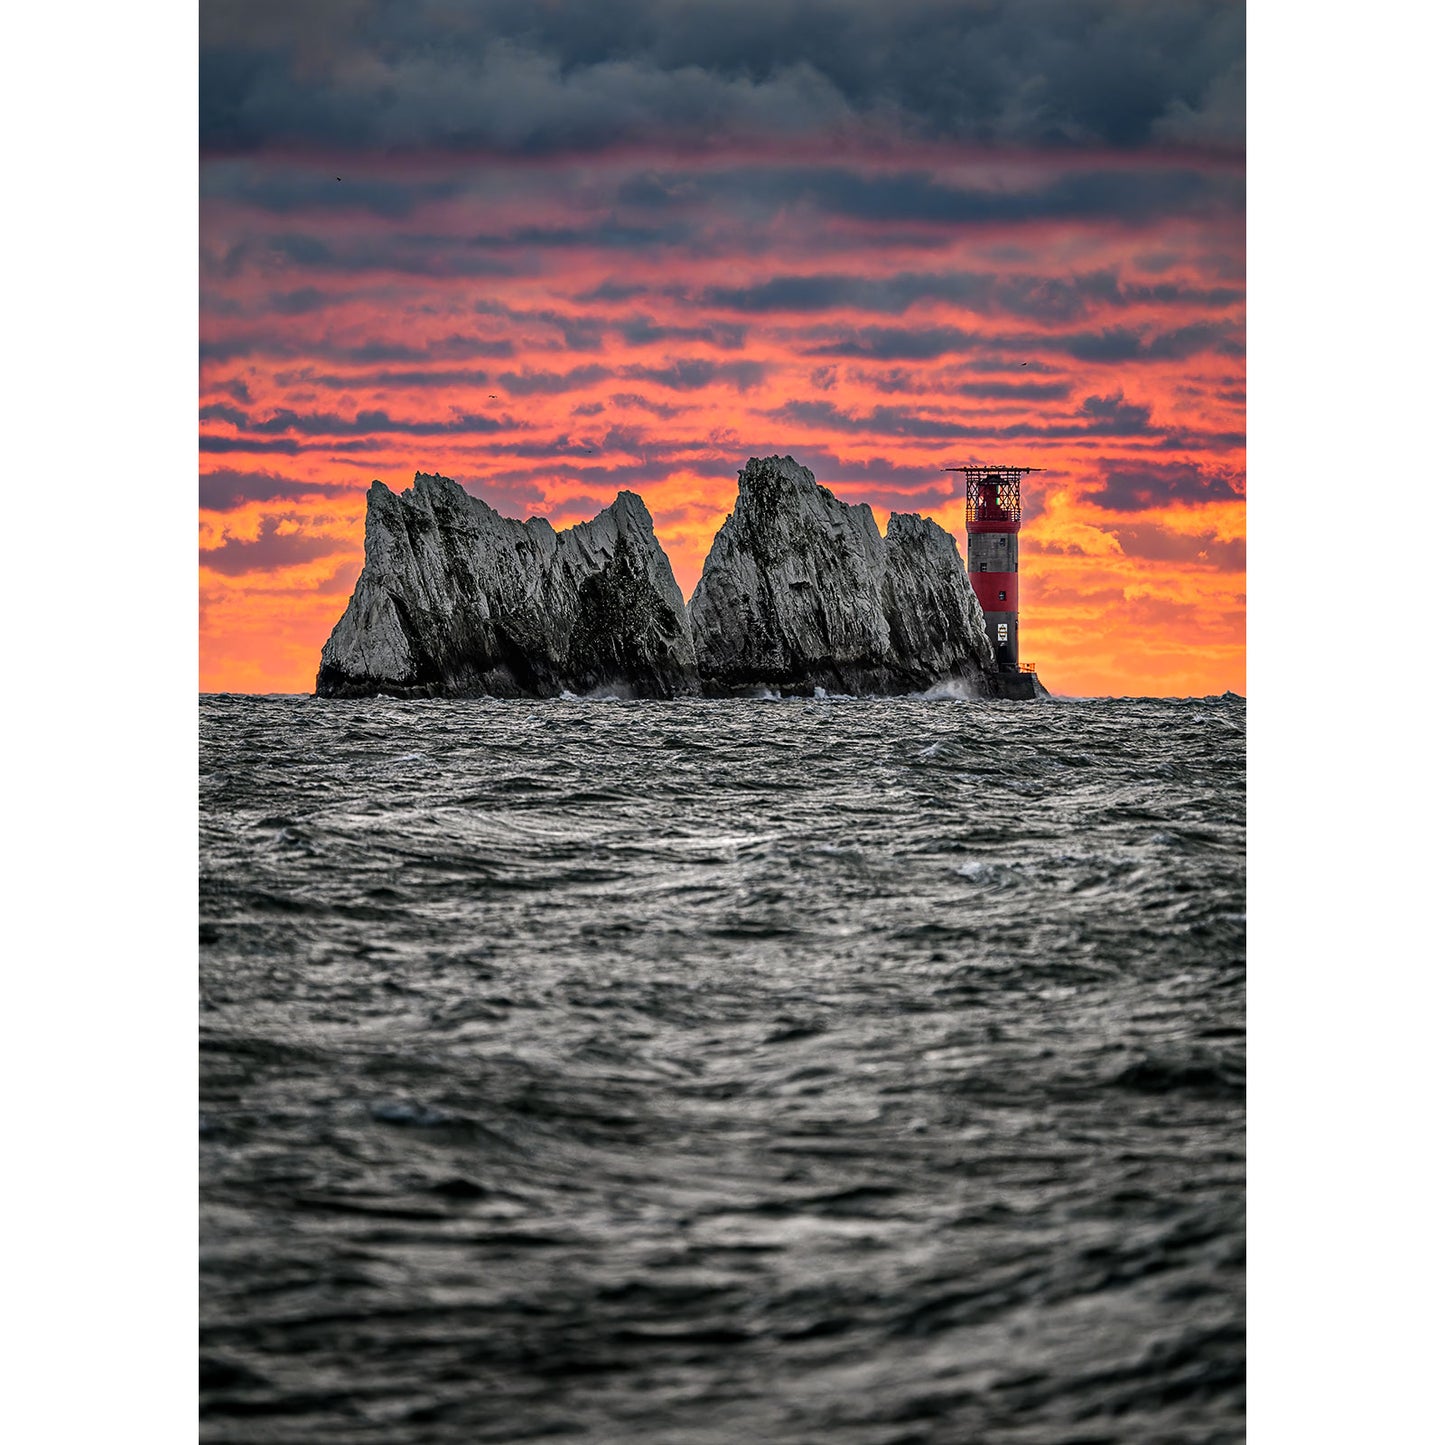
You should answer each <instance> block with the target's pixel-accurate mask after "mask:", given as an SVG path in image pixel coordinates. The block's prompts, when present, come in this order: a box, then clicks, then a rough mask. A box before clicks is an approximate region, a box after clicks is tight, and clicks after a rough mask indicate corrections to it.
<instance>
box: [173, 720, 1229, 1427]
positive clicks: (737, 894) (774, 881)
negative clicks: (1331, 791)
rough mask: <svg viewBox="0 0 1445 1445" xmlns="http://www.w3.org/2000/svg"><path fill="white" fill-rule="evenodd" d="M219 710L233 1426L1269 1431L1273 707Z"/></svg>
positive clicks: (218, 1327) (217, 1257)
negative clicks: (1253, 1421) (1268, 733)
mask: <svg viewBox="0 0 1445 1445" xmlns="http://www.w3.org/2000/svg"><path fill="white" fill-rule="evenodd" d="M201 708H202V759H201V767H202V778H201V800H202V816H201V830H202V832H201V898H200V916H201V935H200V937H201V989H202V1013H201V1111H202V1116H201V1130H200V1150H201V1178H202V1190H203V1200H202V1220H201V1234H202V1238H201V1246H202V1254H201V1275H202V1299H201V1336H202V1362H201V1389H202V1426H201V1429H202V1437H203V1438H204V1439H206V1440H210V1441H222V1440H224V1441H234V1442H245V1441H255V1442H261V1441H281V1440H285V1441H303V1440H304V1441H307V1442H316V1445H328V1442H334V1445H341V1442H347V1445H353V1442H367V1441H377V1442H381V1441H386V1442H396V1441H405V1442H407V1445H413V1442H415V1445H428V1442H443V1441H446V1442H451V1441H457V1442H484V1441H525V1440H534V1439H535V1440H539V1439H542V1438H544V1437H545V1438H550V1437H554V1436H576V1437H580V1438H585V1439H588V1440H599V1441H608V1442H613V1441H616V1442H622V1441H628V1442H631V1441H640V1442H648V1445H663V1442H668V1445H690V1442H694V1445H733V1442H737V1441H744V1440H748V1441H751V1440H757V1441H768V1442H783V1445H791V1442H797V1445H803V1442H814V1441H821V1440H827V1441H830V1442H834V1441H836V1442H840V1445H882V1442H895V1445H901V1442H904V1441H911V1442H932V1441H939V1442H957V1441H974V1440H977V1441H988V1442H1002V1445H1010V1442H1017V1445H1023V1442H1031V1445H1045V1442H1048V1445H1054V1442H1060V1441H1064V1440H1068V1441H1100V1442H1102V1441H1111V1442H1112V1441H1126V1442H1127V1441H1139V1442H1146V1441H1147V1442H1154V1441H1223V1440H1238V1439H1240V1438H1242V1434H1243V1426H1242V1419H1243V1397H1244V1373H1243V1372H1244V1365H1243V1356H1244V1348H1243V1346H1244V1340H1243V1329H1244V1326H1243V1290H1244V1264H1243V1258H1244V1255H1243V1251H1244V1245H1243V1239H1244V1195H1243V1175H1244V1136H1243V1110H1244V1036H1243V1025H1244V940H1245V934H1244V929H1245V924H1244V878H1243V874H1244V831H1243V829H1244V743H1245V703H1244V702H1243V701H1242V700H1241V699H1238V698H1233V697H1225V698H1213V699H1198V698H1196V699H1189V700H1181V701H1163V700H1124V699H1118V700H1094V701H1087V702H1084V701H1079V702H1071V701H1063V700H1055V701H1052V702H1049V703H1046V704H1042V705H1033V706H1023V705H1018V704H1012V703H1006V702H972V701H956V700H952V699H950V698H947V697H943V698H932V699H908V698H894V699H889V700H887V701H869V700H866V699H858V700H847V699H842V698H837V697H823V698H795V699H786V700H784V699H780V700H779V702H778V704H775V705H773V706H768V707H763V706H760V704H759V702H758V701H756V700H748V699H736V700H728V701H711V702H709V701H704V700H701V699H686V700H680V701H676V702H656V701H648V702H629V701H623V700H619V701H614V702H608V703H607V704H606V705H605V706H602V705H599V703H598V702H597V701H584V700H578V699H555V700H551V701H545V702H540V701H511V702H496V701H491V700H477V701H470V702H463V701H456V700H449V701H448V700H439V699H438V700H424V701H414V702H397V701H391V700H385V699H382V700H373V701H322V700H316V699H310V698H256V697H211V698H206V699H203V701H202V705H201Z"/></svg>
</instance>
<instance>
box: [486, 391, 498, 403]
mask: <svg viewBox="0 0 1445 1445" xmlns="http://www.w3.org/2000/svg"><path fill="white" fill-rule="evenodd" d="M496 399H497V393H496V392H494V391H489V392H488V393H487V400H488V401H496Z"/></svg>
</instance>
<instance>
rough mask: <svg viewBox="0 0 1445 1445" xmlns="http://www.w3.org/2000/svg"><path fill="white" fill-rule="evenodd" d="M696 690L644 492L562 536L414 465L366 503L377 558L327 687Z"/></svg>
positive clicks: (338, 638) (408, 693) (369, 547)
mask: <svg viewBox="0 0 1445 1445" xmlns="http://www.w3.org/2000/svg"><path fill="white" fill-rule="evenodd" d="M601 689H606V690H618V691H626V692H629V693H631V694H633V695H638V696H649V697H673V696H676V695H678V694H680V693H689V692H696V691H697V659H696V655H695V653H694V651H693V645H692V638H691V634H690V631H689V628H688V622H687V614H686V611H685V609H684V607H683V601H682V593H681V591H680V590H679V588H678V585H677V581H676V579H675V578H674V577H673V575H672V566H671V564H670V563H669V562H668V560H667V554H666V553H665V552H663V550H662V548H661V547H660V546H659V545H658V541H657V538H656V536H655V535H654V534H653V530H652V518H651V516H650V515H649V514H648V511H647V508H646V506H645V505H644V504H643V501H642V498H641V497H638V496H636V495H635V494H634V493H632V492H620V493H619V494H618V496H617V500H616V501H614V502H613V503H612V505H611V506H609V507H607V508H606V509H605V510H604V511H602V512H601V513H599V514H598V515H597V516H596V517H594V518H593V519H592V520H591V521H590V522H582V523H580V524H578V525H577V526H575V527H569V528H568V529H567V530H565V531H562V532H556V531H554V530H553V529H552V527H551V525H550V523H548V522H547V521H546V520H545V519H543V518H540V517H533V518H531V519H530V520H528V521H526V522H519V521H515V520H513V519H511V518H508V517H503V516H501V515H499V514H498V513H497V512H495V511H493V509H492V508H491V507H489V506H487V504H486V503H485V502H483V501H480V500H479V499H477V498H475V497H472V496H470V495H468V494H467V493H466V492H465V491H463V490H462V488H461V487H459V486H458V485H457V484H456V483H455V482H453V481H451V480H449V479H448V478H446V477H441V476H426V475H423V474H422V473H420V472H418V473H417V475H416V479H415V482H414V484H413V486H412V487H411V488H410V489H409V490H408V491H405V492H402V493H400V494H399V495H398V494H397V493H394V492H392V491H391V490H390V489H389V488H388V487H386V486H384V485H383V484H382V483H381V482H373V483H372V486H371V490H370V492H369V493H368V494H367V499H366V565H365V567H364V568H363V569H362V573H361V577H360V578H359V580H358V581H357V584H356V590H355V592H354V593H353V594H352V597H351V601H350V603H349V604H348V605H347V608H346V611H345V613H344V614H343V615H342V617H341V620H340V621H339V622H338V623H337V624H336V627H335V628H334V629H333V631H332V633H331V636H330V638H329V639H328V640H327V642H326V645H325V647H324V648H323V649H322V652H321V670H320V672H319V673H318V675H317V679H316V691H317V694H318V696H322V697H361V696H369V695H371V694H373V693H379V692H380V693H388V694H391V695H393V696H398V697H414V696H450V697H457V696H469V695H481V694H491V695H492V696H496V697H517V696H555V695H556V694H557V693H559V692H563V691H569V692H577V693H585V692H592V691H597V690H601Z"/></svg>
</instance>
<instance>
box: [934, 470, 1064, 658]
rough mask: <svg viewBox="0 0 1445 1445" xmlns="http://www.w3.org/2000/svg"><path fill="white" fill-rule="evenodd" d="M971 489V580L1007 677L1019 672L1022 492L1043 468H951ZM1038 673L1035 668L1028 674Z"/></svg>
mask: <svg viewBox="0 0 1445 1445" xmlns="http://www.w3.org/2000/svg"><path fill="white" fill-rule="evenodd" d="M944 470H945V471H949V472H962V473H963V475H964V479H965V481H966V483H967V487H968V490H967V495H966V499H965V510H964V518H965V521H966V523H967V526H968V580H969V581H970V582H971V583H972V584H973V590H974V592H975V593H976V594H977V596H978V600H979V605H980V606H981V607H982V608H983V620H984V623H985V626H986V627H987V630H988V640H989V641H990V642H991V643H992V644H993V652H994V658H995V660H996V661H997V663H998V670H999V672H1001V673H1017V672H1018V671H1019V525H1020V523H1021V521H1022V517H1023V510H1022V502H1021V497H1020V487H1021V484H1022V482H1023V479H1024V477H1025V476H1027V475H1028V474H1029V473H1030V472H1038V471H1042V470H1043V468H1042V467H1000V466H979V467H945V468H944ZM1027 670H1028V671H1030V672H1031V671H1032V670H1033V669H1032V667H1030V668H1028V669H1027Z"/></svg>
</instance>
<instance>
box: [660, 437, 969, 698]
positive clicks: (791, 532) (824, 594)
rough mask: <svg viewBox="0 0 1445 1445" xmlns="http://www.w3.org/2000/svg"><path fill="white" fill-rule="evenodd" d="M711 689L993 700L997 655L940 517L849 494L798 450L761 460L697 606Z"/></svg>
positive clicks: (718, 540)
mask: <svg viewBox="0 0 1445 1445" xmlns="http://www.w3.org/2000/svg"><path fill="white" fill-rule="evenodd" d="M688 614H689V618H690V620H691V623H692V630H693V639H694V642H695V644H696V647H697V660H698V672H699V676H700V678H701V682H702V686H703V689H704V691H706V692H709V693H715V694H727V693H745V692H750V691H756V690H758V689H767V690H776V691H779V692H793V693H797V692H805V693H807V692H812V691H813V690H815V689H817V688H822V689H824V690H825V691H828V692H846V693H852V694H854V695H857V694H860V693H900V692H916V691H921V690H924V689H927V688H929V687H931V686H935V685H938V684H942V683H955V684H959V685H961V686H963V687H964V688H967V689H968V690H970V691H972V692H974V693H975V694H977V695H979V696H991V695H992V694H993V688H992V687H991V685H990V681H989V679H990V676H991V675H992V673H993V668H994V662H993V651H992V648H991V647H990V646H989V643H988V638H987V636H986V634H985V632H984V624H983V612H982V610H981V609H980V607H979V604H978V599H977V598H976V597H975V596H974V593H973V588H972V587H971V586H970V585H969V581H968V572H967V569H966V568H965V567H964V564H963V561H962V559H961V558H960V557H959V555H958V545H957V543H956V542H955V541H954V539H953V538H952V537H951V536H950V535H949V534H948V533H947V532H945V531H944V530H943V528H941V527H940V526H938V524H937V523H935V522H931V521H927V520H925V519H924V518H922V517H918V516H915V515H912V514H903V515H900V514H898V513H894V514H893V515H892V516H891V517H890V518H889V522H888V534H887V537H886V538H884V537H882V536H880V535H879V532H878V527H877V524H876V523H875V522H874V520H873V513H872V511H871V509H870V508H869V507H868V506H866V505H864V504H861V503H860V504H857V505H854V506H849V505H847V504H846V503H844V502H840V501H839V500H838V499H837V498H836V497H835V496H834V495H833V494H832V492H830V491H829V490H828V489H827V488H826V487H821V486H819V485H818V483H817V482H816V481H815V479H814V477H813V474H812V472H810V471H809V470H808V469H807V468H806V467H803V466H799V465H798V463H797V462H795V461H794V460H793V459H792V458H791V457H768V458H766V459H764V460H759V459H758V458H756V457H754V458H753V459H752V460H750V461H749V462H748V464H747V466H746V467H744V468H743V470H742V471H741V472H740V473H739V474H738V498H737V503H736V505H735V507H734V508H733V511H732V514H731V515H730V516H729V517H728V518H727V520H726V521H725V522H724V523H723V525H722V528H721V530H720V531H719V532H718V534H717V536H716V537H715V538H714V539H713V545H712V550H711V551H710V552H709V553H708V557H707V561H706V563H705V564H704V566H703V570H702V576H701V578H700V579H699V581H698V584H697V589H696V591H694V593H693V595H692V600H691V602H690V603H689V604H688Z"/></svg>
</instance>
